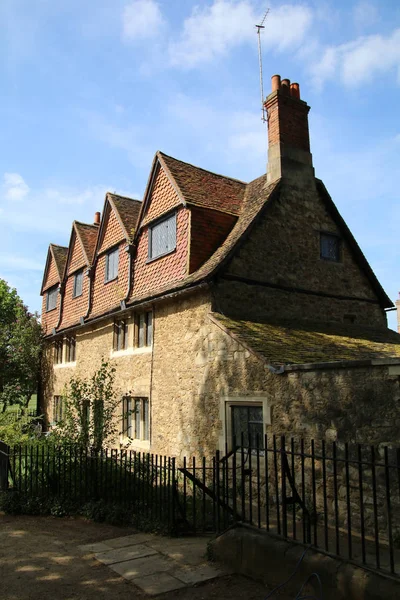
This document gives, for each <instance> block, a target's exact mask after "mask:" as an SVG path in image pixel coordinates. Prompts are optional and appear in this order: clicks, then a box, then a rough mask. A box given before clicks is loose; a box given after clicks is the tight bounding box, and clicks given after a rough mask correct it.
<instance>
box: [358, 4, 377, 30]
mask: <svg viewBox="0 0 400 600" xmlns="http://www.w3.org/2000/svg"><path fill="white" fill-rule="evenodd" d="M353 19H354V24H355V26H356V27H358V28H359V29H364V28H366V27H371V26H372V25H375V24H376V23H377V21H379V12H378V8H377V7H376V6H375V5H374V4H372V3H371V2H368V1H367V0H360V2H358V3H357V4H356V5H355V6H354V8H353Z"/></svg>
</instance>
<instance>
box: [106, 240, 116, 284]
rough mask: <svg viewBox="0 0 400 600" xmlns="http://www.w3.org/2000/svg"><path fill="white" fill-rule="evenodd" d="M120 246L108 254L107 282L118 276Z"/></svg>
mask: <svg viewBox="0 0 400 600" xmlns="http://www.w3.org/2000/svg"><path fill="white" fill-rule="evenodd" d="M118 261H119V248H114V249H113V250H110V251H109V252H107V254H106V276H105V283H107V282H108V281H112V280H113V279H116V278H117V277H118Z"/></svg>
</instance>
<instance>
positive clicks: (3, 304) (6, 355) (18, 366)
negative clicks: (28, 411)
mask: <svg viewBox="0 0 400 600" xmlns="http://www.w3.org/2000/svg"><path fill="white" fill-rule="evenodd" d="M42 339H43V336H42V329H41V325H40V322H39V319H38V315H37V314H32V313H30V312H29V311H28V309H27V307H26V306H25V305H24V303H23V302H22V300H21V298H20V297H19V296H18V294H17V291H16V290H15V289H11V288H10V287H9V286H8V284H7V282H6V281H4V280H3V279H0V405H2V410H3V412H4V411H5V410H6V408H7V407H8V406H10V405H12V404H18V405H20V406H21V407H22V408H26V407H27V406H28V404H29V400H30V399H31V397H32V395H33V394H35V393H36V392H37V387H38V381H39V371H40V359H41V350H42Z"/></svg>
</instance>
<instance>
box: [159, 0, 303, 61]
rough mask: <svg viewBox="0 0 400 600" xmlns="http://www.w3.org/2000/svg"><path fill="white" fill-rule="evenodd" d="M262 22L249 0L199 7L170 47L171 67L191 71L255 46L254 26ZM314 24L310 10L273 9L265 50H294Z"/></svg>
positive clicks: (224, 0) (225, 0)
mask: <svg viewBox="0 0 400 600" xmlns="http://www.w3.org/2000/svg"><path fill="white" fill-rule="evenodd" d="M259 21H260V15H259V14H258V11H256V10H255V5H254V3H253V2H251V1H250V0H240V1H235V0H214V2H213V4H212V5H211V6H207V7H204V8H201V7H200V6H196V7H195V8H194V9H193V11H192V14H191V15H190V16H189V17H188V18H187V19H186V20H185V21H184V24H183V31H182V33H181V35H180V38H179V39H178V40H177V41H174V42H171V43H170V46H169V56H170V63H171V65H173V66H178V67H182V68H192V67H196V66H198V65H200V64H202V63H206V62H209V61H211V60H213V59H214V58H216V57H218V56H223V55H225V54H227V53H228V52H229V51H230V50H232V49H233V48H234V47H236V46H239V45H241V44H244V43H252V44H255V43H256V37H255V36H256V30H255V25H256V24H257V23H258V22H259ZM311 22H312V12H311V10H310V9H309V8H308V7H307V6H295V5H291V4H285V5H283V6H280V7H278V8H276V9H272V10H271V12H270V13H269V15H268V17H267V20H266V22H265V30H264V36H263V44H264V47H266V48H267V47H268V48H270V49H273V50H275V51H283V50H287V49H289V48H290V49H295V48H296V47H297V46H298V45H299V44H300V43H301V41H302V40H303V38H304V35H305V33H306V32H307V30H308V29H309V27H310V25H311Z"/></svg>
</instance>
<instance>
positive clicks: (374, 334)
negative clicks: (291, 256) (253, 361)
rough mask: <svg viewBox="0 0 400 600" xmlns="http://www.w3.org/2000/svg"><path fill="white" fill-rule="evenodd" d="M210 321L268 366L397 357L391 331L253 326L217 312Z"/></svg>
mask: <svg viewBox="0 0 400 600" xmlns="http://www.w3.org/2000/svg"><path fill="white" fill-rule="evenodd" d="M211 318H212V320H214V322H217V324H220V326H221V327H222V328H223V329H224V330H225V331H226V332H227V333H230V334H233V336H234V337H236V339H238V340H239V341H240V342H242V343H243V344H244V345H245V346H247V347H248V348H249V349H250V350H253V351H254V352H255V353H256V354H258V355H259V356H261V357H262V358H263V359H264V360H265V361H266V362H268V363H269V364H275V365H282V364H284V365H290V364H292V365H299V364H310V363H335V362H342V361H354V360H374V359H387V358H400V335H399V334H398V333H396V332H394V331H392V330H391V329H379V330H377V329H372V328H370V327H364V326H357V325H346V324H341V323H313V322H308V321H303V322H299V321H281V322H275V323H273V322H272V323H255V322H252V321H241V320H233V319H229V318H227V317H224V316H222V315H220V314H217V313H213V314H212V317H211Z"/></svg>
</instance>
